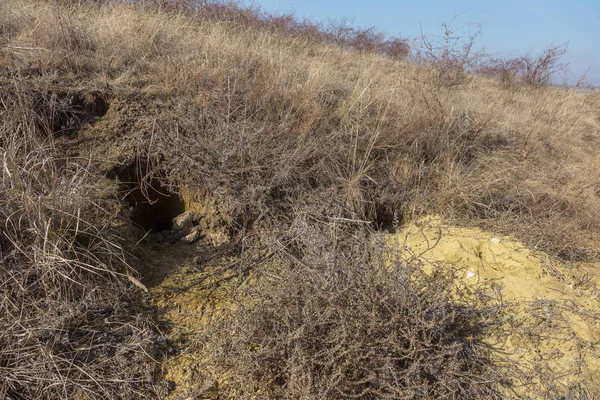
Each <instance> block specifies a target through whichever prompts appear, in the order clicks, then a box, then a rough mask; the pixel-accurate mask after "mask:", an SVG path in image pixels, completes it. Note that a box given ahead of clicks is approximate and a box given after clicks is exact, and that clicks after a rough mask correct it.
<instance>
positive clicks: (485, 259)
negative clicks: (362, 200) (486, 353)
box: [390, 217, 600, 393]
mask: <svg viewBox="0 0 600 400" xmlns="http://www.w3.org/2000/svg"><path fill="white" fill-rule="evenodd" d="M390 244H392V246H394V247H395V248H398V247H400V249H401V251H403V252H406V253H408V254H409V255H410V256H411V257H415V258H418V259H419V260H420V261H421V262H422V263H423V266H424V268H425V269H427V270H433V269H437V268H444V266H445V265H453V266H460V267H462V268H463V271H464V274H463V278H462V282H457V285H465V286H467V287H476V286H478V285H482V284H484V285H489V286H490V287H492V288H494V289H496V290H497V291H498V292H499V294H500V296H501V298H502V299H503V302H505V304H506V305H507V306H508V307H509V308H510V312H511V313H512V315H513V318H512V321H510V322H509V323H508V324H507V329H509V333H510V334H509V335H508V340H507V341H506V342H505V343H500V344H497V346H499V348H498V349H497V350H498V354H499V355H500V354H502V355H505V356H506V357H508V359H510V360H512V361H515V362H516V363H517V364H518V365H520V366H521V367H522V368H523V370H524V371H532V372H533V371H536V372H537V375H538V376H537V377H536V378H532V379H536V380H539V381H540V383H542V384H544V385H547V386H549V387H553V386H554V387H556V388H557V389H558V390H560V391H561V392H562V391H571V392H572V391H573V390H575V389H576V388H578V390H585V391H588V390H589V391H591V392H596V393H597V392H598V390H599V389H600V387H599V386H596V387H589V385H590V383H592V382H596V383H593V384H595V385H598V383H597V382H599V380H598V377H599V376H598V371H600V313H599V310H600V299H599V297H598V296H599V294H600V264H597V263H563V262H559V261H557V260H555V259H552V258H550V257H549V256H548V255H546V254H544V253H542V252H539V251H533V250H531V249H530V248H528V247H527V246H525V245H524V244H522V243H520V242H518V241H516V240H514V239H512V238H510V237H505V236H504V237H499V236H494V235H493V234H492V233H489V232H485V231H482V230H480V229H475V228H462V227H457V226H451V225H448V224H446V223H444V221H442V220H441V219H440V218H437V217H434V218H425V219H422V220H420V221H418V222H416V223H413V224H411V225H409V226H407V227H405V228H404V229H402V230H401V231H400V232H398V233H396V234H394V235H393V236H391V237H390ZM532 375H533V374H532ZM541 381H545V382H541ZM584 382H586V383H587V385H588V386H587V387H586V386H585V384H584ZM582 387H583V388H585V389H581V388H582Z"/></svg>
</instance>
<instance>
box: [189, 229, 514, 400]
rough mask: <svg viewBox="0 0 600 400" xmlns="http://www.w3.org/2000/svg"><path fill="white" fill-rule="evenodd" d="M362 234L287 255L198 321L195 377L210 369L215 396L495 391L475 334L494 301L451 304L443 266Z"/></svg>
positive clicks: (497, 376)
mask: <svg viewBox="0 0 600 400" xmlns="http://www.w3.org/2000/svg"><path fill="white" fill-rule="evenodd" d="M305 234H306V235H307V236H308V237H310V236H312V234H314V232H312V233H311V229H310V228H309V229H308V230H307V231H305ZM320 239H322V240H324V241H325V242H326V243H329V245H331V242H330V241H328V240H327V239H326V238H325V237H321V238H320ZM304 240H305V241H309V239H304ZM367 240H368V239H367ZM365 243H366V242H362V244H361V245H359V246H358V247H359V248H353V249H352V250H351V251H349V252H348V253H346V254H344V251H343V250H340V248H337V249H335V250H334V252H335V256H334V258H332V257H329V256H328V255H327V252H325V253H321V254H320V259H319V258H318V257H316V258H312V259H311V258H306V257H303V258H302V260H301V261H300V260H298V259H297V258H295V261H290V262H289V263H288V264H287V266H286V267H285V268H284V271H286V272H281V271H280V272H279V273H280V278H279V279H275V280H271V281H264V283H263V284H261V285H259V286H258V287H257V288H255V289H253V290H252V291H251V292H250V294H249V297H248V298H247V299H246V301H245V302H244V303H243V304H240V305H239V306H238V307H237V309H235V310H234V311H232V312H230V313H229V314H226V315H220V316H219V317H218V318H217V319H215V320H214V321H213V322H212V323H211V324H209V325H208V326H207V327H206V329H205V330H204V331H203V332H202V333H200V334H199V335H198V337H197V342H198V344H199V345H200V346H201V348H202V349H201V353H200V354H202V356H203V357H205V361H204V364H205V369H206V371H207V372H210V373H212V376H210V375H208V376H205V379H206V380H205V382H203V386H200V387H204V388H205V389H206V388H207V387H209V386H210V384H211V383H213V381H212V379H214V383H215V384H216V385H217V387H212V388H211V389H212V390H217V391H218V393H219V394H220V396H221V397H223V398H224V397H228V396H229V397H235V398H286V399H292V398H294V399H297V398H301V399H323V398H331V399H334V398H340V399H341V398H345V399H347V398H457V399H458V398H465V399H467V398H500V395H499V391H498V390H499V388H500V387H501V386H502V383H503V382H505V381H504V378H506V377H505V376H503V374H502V373H501V372H500V368H499V367H498V365H493V364H492V361H491V360H490V358H489V351H490V350H491V349H490V348H489V347H488V346H487V345H486V344H484V343H482V342H481V338H482V335H484V334H485V332H486V331H487V330H488V328H489V327H491V326H496V328H498V326H500V325H501V324H500V317H499V315H500V314H499V312H500V309H499V307H497V306H495V305H493V303H494V302H493V301H490V302H489V303H488V302H486V301H484V300H483V297H482V298H479V300H477V301H476V302H475V304H473V303H471V304H469V305H465V304H466V303H464V302H463V303H462V305H461V302H460V300H459V298H460V297H461V296H460V295H457V294H456V292H455V290H453V285H452V281H453V276H452V275H453V272H452V269H450V268H448V269H446V268H443V267H440V268H439V269H438V270H437V271H436V272H433V273H432V274H429V275H428V274H424V273H423V271H422V270H421V267H420V266H419V265H417V264H415V263H414V262H403V261H400V260H399V259H390V258H388V259H387V260H384V258H383V257H382V256H381V254H382V253H383V252H384V251H383V248H382V247H381V246H371V248H369V245H367V244H365ZM331 249H332V248H331V247H330V248H329V251H331ZM312 250H313V252H314V248H313V249H312ZM367 254H371V259H370V260H369V256H368V255H367ZM330 255H332V256H333V254H330ZM288 259H289V260H291V258H290V257H288ZM309 259H310V261H309ZM452 293H454V294H452ZM488 300H489V299H488ZM471 301H473V300H472V299H471ZM198 390H200V389H198ZM209 390H210V389H209ZM199 394H200V393H199Z"/></svg>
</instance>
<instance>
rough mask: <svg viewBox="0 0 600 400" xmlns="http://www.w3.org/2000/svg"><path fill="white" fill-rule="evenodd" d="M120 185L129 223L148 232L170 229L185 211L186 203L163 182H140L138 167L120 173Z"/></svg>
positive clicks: (156, 179) (152, 180) (155, 179)
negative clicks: (175, 219) (173, 222)
mask: <svg viewBox="0 0 600 400" xmlns="http://www.w3.org/2000/svg"><path fill="white" fill-rule="evenodd" d="M117 176H118V178H119V181H120V185H121V201H122V204H123V207H124V208H125V210H126V212H127V214H128V215H129V219H130V221H131V222H132V223H133V224H134V225H136V226H138V227H140V228H142V229H144V230H145V231H146V232H151V233H157V232H163V231H168V230H171V223H172V220H173V218H175V217H177V216H178V215H180V214H182V213H183V212H185V210H186V208H185V201H184V200H183V198H182V197H181V196H180V195H179V194H177V193H174V192H173V191H172V190H170V189H169V188H168V186H167V185H165V184H163V183H162V182H161V179H159V178H154V179H151V180H149V182H145V183H144V184H141V183H140V179H138V178H137V173H136V168H135V167H131V168H128V169H126V170H124V171H122V172H119V173H118V174H117Z"/></svg>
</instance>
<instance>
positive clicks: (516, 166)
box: [1, 2, 600, 258]
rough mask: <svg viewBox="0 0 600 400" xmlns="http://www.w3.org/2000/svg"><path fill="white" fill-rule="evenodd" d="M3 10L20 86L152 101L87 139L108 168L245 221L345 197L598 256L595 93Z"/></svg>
mask: <svg viewBox="0 0 600 400" xmlns="http://www.w3.org/2000/svg"><path fill="white" fill-rule="evenodd" d="M1 15H2V18H3V21H2V26H3V32H2V52H3V59H4V64H5V65H7V67H6V69H5V75H7V74H8V75H10V76H12V79H20V80H26V81H27V82H28V85H30V86H31V88H30V90H32V91H39V92H40V93H41V94H42V96H44V95H45V96H51V95H52V94H53V93H54V94H56V93H57V92H58V93H62V94H65V93H69V92H78V93H81V92H86V91H87V92H89V91H96V92H99V93H101V94H103V95H104V96H105V97H106V99H107V100H109V101H110V99H115V98H116V99H118V100H119V101H120V102H122V103H126V104H134V105H136V106H137V108H135V109H134V110H128V111H127V112H128V113H133V115H127V116H126V117H127V118H129V119H134V120H135V124H137V125H136V126H135V129H132V128H134V127H133V126H130V125H131V124H129V126H122V127H121V129H122V130H121V131H119V132H94V137H91V138H89V137H88V138H82V139H79V140H80V142H84V145H89V146H90V147H91V146H94V147H98V146H96V145H97V144H103V145H104V146H102V145H101V146H100V147H104V148H101V149H95V150H96V151H95V153H94V154H92V156H94V157H98V158H103V161H105V162H106V163H107V164H110V162H112V161H113V160H112V159H106V157H108V156H113V157H114V158H115V159H117V160H118V161H123V160H124V159H127V158H132V157H133V154H134V151H132V150H131V149H135V150H136V151H137V152H138V153H139V152H146V153H149V154H150V155H151V156H152V157H151V158H156V159H160V160H162V161H161V162H164V163H165V165H163V166H162V168H163V169H165V170H167V171H168V173H169V174H171V175H173V177H178V179H180V180H196V181H198V184H199V185H202V186H205V187H207V188H210V189H211V190H214V191H215V192H216V193H235V198H236V199H235V203H236V204H235V206H236V207H237V208H242V209H244V212H246V211H247V210H246V209H247V208H249V209H251V210H252V211H254V212H255V213H257V214H258V213H260V212H261V211H264V210H261V209H260V207H261V206H264V207H267V208H268V207H269V205H268V204H269V202H273V201H277V200H278V199H279V197H278V196H281V194H282V193H283V194H284V195H289V196H293V197H294V196H302V195H303V194H304V193H307V192H310V191H311V190H314V189H315V188H323V187H334V188H336V189H337V191H338V194H339V196H341V197H343V198H344V199H345V200H346V201H347V203H348V204H349V205H351V207H352V208H353V209H354V211H355V212H356V214H357V215H361V216H364V217H366V218H369V219H373V220H378V221H381V220H382V219H385V215H386V213H387V214H390V213H393V212H394V211H396V212H397V213H398V214H399V215H400V216H402V217H405V218H413V217H414V216H417V215H419V214H422V213H439V214H443V215H445V216H448V217H451V218H454V219H457V220H459V221H461V222H464V223H470V224H482V225H486V226H487V227H494V228H496V229H499V230H501V231H503V232H504V233H511V234H515V235H516V236H517V237H519V238H522V239H524V240H525V241H526V242H528V243H529V244H532V245H534V246H537V247H538V248H542V249H545V250H548V251H550V252H552V253H553V254H557V255H559V256H562V257H565V258H585V257H590V256H594V253H595V252H596V249H597V244H598V242H597V238H595V237H594V234H595V233H596V232H598V229H600V225H599V222H600V221H599V217H598V213H597V210H598V207H599V206H600V202H599V197H598V196H599V195H598V187H599V184H600V183H599V182H600V168H598V162H599V161H598V146H599V140H598V129H599V120H598V100H597V98H596V99H595V98H593V97H592V96H584V95H579V94H576V93H573V92H570V91H565V90H558V89H553V88H546V89H529V88H526V87H521V88H518V89H514V90H503V89H502V88H500V87H499V86H498V85H497V84H496V82H494V81H491V80H487V79H478V78H477V79H470V80H467V82H466V83H464V84H461V85H457V86H450V87H446V86H447V85H445V84H444V82H440V80H439V79H433V78H434V77H435V76H437V74H436V72H435V71H431V70H428V69H427V68H423V67H415V66H412V65H410V64H407V63H403V62H396V61H391V60H388V59H384V58H380V57H377V56H373V55H370V54H358V53H356V52H352V51H341V50H339V49H337V48H334V47H332V46H323V45H320V44H318V43H315V42H313V41H310V40H301V39H300V38H297V37H289V36H286V35H274V34H273V33H272V32H266V31H264V30H260V29H256V28H254V27H253V26H252V25H244V24H236V23H235V21H222V22H215V21H214V20H211V19H208V18H202V16H200V17H197V18H192V17H186V16H185V15H183V14H181V13H168V12H165V11H160V10H159V9H143V10H142V9H140V8H138V7H135V6H127V5H106V6H102V7H97V6H94V5H88V6H85V7H64V6H57V5H52V4H51V3H46V2H25V3H22V2H17V3H12V2H4V4H3V6H2V14H1ZM11 74H12V75H11ZM41 103H42V104H40V106H42V107H43V106H46V107H47V106H48V104H44V103H43V102H41ZM59 106H60V105H56V104H55V105H50V107H55V108H59ZM63 106H64V105H63ZM67 106H68V104H67ZM55 112H56V113H60V112H61V111H60V110H58V109H57V110H55ZM62 112H64V111H62ZM115 112H116V113H119V110H118V109H117V110H115ZM123 118H125V116H123ZM103 136H104V137H103ZM150 136H152V140H146V139H150ZM115 139H117V140H116V141H115ZM144 141H146V143H144V144H142V145H140V143H142V142H144ZM148 142H151V143H148ZM82 147H83V146H82ZM110 147H112V148H113V149H110ZM115 147H117V148H119V150H120V153H118V152H117V151H115V149H114V148H115ZM81 150H83V149H81ZM127 152H128V153H127ZM108 153H111V154H110V155H109V154H108ZM117 153H118V154H117ZM190 171H195V173H192V174H191V173H189V172H190ZM240 212H241V211H240Z"/></svg>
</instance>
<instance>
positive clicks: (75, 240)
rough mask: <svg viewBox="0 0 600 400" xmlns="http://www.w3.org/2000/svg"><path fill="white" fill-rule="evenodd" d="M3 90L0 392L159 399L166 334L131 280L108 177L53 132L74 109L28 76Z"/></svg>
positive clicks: (11, 396)
mask: <svg viewBox="0 0 600 400" xmlns="http://www.w3.org/2000/svg"><path fill="white" fill-rule="evenodd" d="M0 95H1V98H2V103H1V106H0V117H1V118H0V121H1V125H0V165H1V166H2V172H1V174H2V181H1V182H2V186H1V190H0V293H2V296H1V297H0V397H1V398H6V399H55V398H82V399H92V398H131V397H136V398H144V397H147V396H150V394H151V393H152V389H151V383H150V377H149V376H148V375H147V372H148V367H149V364H148V362H149V361H150V358H149V357H148V352H152V351H153V350H152V349H153V348H154V343H155V342H156V338H157V336H156V334H155V333H154V329H153V326H152V320H151V319H150V318H148V317H147V316H144V315H143V313H141V312H140V310H138V309H136V305H135V301H134V298H132V297H131V296H130V294H131V293H130V291H129V290H127V286H126V285H125V284H124V283H123V279H122V277H123V276H124V273H125V269H126V268H129V267H128V263H127V259H126V254H125V252H124V249H123V247H122V240H121V239H119V238H118V237H117V236H115V233H114V232H113V233H111V230H110V229H109V224H110V223H111V222H110V221H112V220H113V218H114V216H113V215H112V212H114V211H115V209H114V202H112V203H111V202H110V201H106V199H109V200H110V198H111V197H112V194H111V193H110V185H109V186H108V187H107V188H103V186H102V185H101V182H102V181H101V180H100V177H98V176H96V175H94V174H92V173H91V172H90V171H89V170H87V169H86V168H85V163H84V164H83V165H82V164H79V163H78V162H77V161H74V160H73V161H72V160H66V159H64V158H61V157H60V156H58V154H59V150H58V149H57V148H56V147H55V143H54V140H53V138H52V136H49V135H47V133H46V132H45V130H44V128H45V127H46V128H48V127H52V126H53V123H52V120H51V118H49V116H50V115H53V114H56V113H59V114H63V115H69V114H71V115H74V114H76V110H73V109H72V108H70V107H69V106H68V105H67V104H66V103H62V104H61V103H54V106H53V108H52V112H51V110H48V109H46V108H44V107H43V106H40V103H39V102H38V101H36V100H38V98H39V96H36V94H35V93H34V92H31V91H30V88H29V87H27V86H25V85H21V84H20V83H19V84H17V83H7V84H5V85H4V84H3V86H2V87H0ZM45 105H46V106H47V105H48V104H47V103H46V104H45ZM111 204H112V205H113V207H112V210H111V208H110V207H111Z"/></svg>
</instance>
